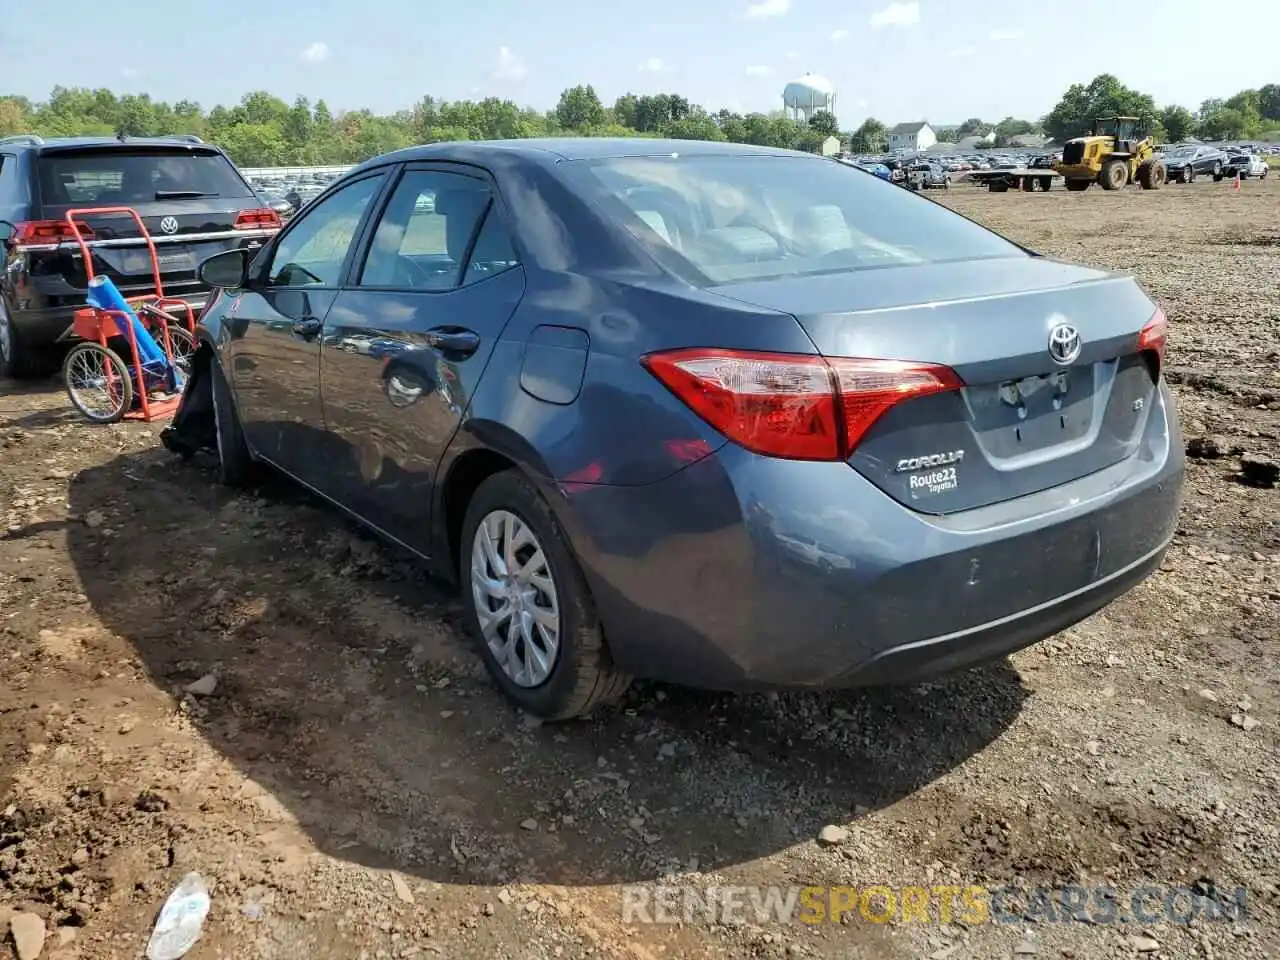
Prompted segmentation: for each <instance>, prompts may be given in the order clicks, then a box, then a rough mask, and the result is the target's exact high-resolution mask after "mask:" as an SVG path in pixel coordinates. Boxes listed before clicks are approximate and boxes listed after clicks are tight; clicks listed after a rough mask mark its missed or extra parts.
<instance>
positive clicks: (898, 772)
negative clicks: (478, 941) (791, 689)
mask: <svg viewBox="0 0 1280 960" xmlns="http://www.w3.org/2000/svg"><path fill="white" fill-rule="evenodd" d="M70 500H71V504H70V506H71V515H72V517H74V518H84V517H86V516H88V515H89V514H90V513H91V512H95V522H94V524H93V525H92V526H91V525H89V524H86V523H84V522H73V523H71V525H70V526H69V528H68V532H67V536H68V546H69V549H70V552H71V556H72V559H73V561H74V563H75V566H76V568H77V571H78V574H79V576H80V578H81V580H82V583H83V590H84V592H85V595H86V596H87V597H88V599H89V602H90V604H91V605H92V607H93V610H94V612H95V613H96V614H97V615H98V616H99V617H100V618H101V620H102V622H103V624H104V625H105V626H106V627H107V628H108V629H110V630H112V631H113V632H115V633H116V634H118V635H119V636H121V637H123V638H125V639H127V640H128V641H129V642H130V643H132V645H133V647H134V649H135V650H136V652H137V655H138V657H139V659H140V660H141V663H142V666H143V667H144V669H145V670H146V671H147V673H148V674H149V675H150V677H151V678H152V679H153V680H154V682H155V683H156V685H157V686H158V687H159V688H160V689H162V690H165V691H169V692H171V693H172V694H173V695H174V697H175V699H176V700H177V701H178V702H177V707H178V709H181V710H184V711H186V712H188V713H189V715H190V717H191V718H192V720H193V721H194V723H195V724H196V726H197V727H198V729H199V732H200V733H201V735H202V736H203V737H205V738H206V739H207V741H208V743H209V744H211V745H212V746H213V747H214V748H216V749H217V750H218V751H219V752H220V753H221V754H222V755H223V756H224V757H225V758H226V759H228V760H229V761H230V762H231V763H232V764H234V766H235V767H236V768H237V769H238V770H239V771H240V772H242V773H243V774H244V775H245V776H247V777H249V778H250V779H251V780H252V781H253V784H251V785H249V786H248V787H247V788H243V789H241V791H240V793H239V794H238V795H237V796H236V797H234V798H231V799H230V800H225V802H228V803H242V804H243V805H244V807H245V810H246V816H247V817H249V818H251V819H254V820H266V821H272V820H296V821H297V823H298V824H299V825H300V826H301V828H302V829H303V830H304V831H305V832H306V834H307V835H308V837H309V838H310V839H311V841H312V842H314V844H315V845H316V846H317V847H318V848H319V849H320V850H322V851H324V852H326V853H329V854H332V855H334V856H337V857H340V858H343V859H346V860H351V861H356V862H360V863H363V864H365V865H367V866H370V867H376V868H381V867H392V866H394V867H397V868H398V869H401V870H404V871H406V872H409V873H412V874H416V875H419V876H421V877H424V878H430V879H433V880H438V881H440V882H447V883H476V884H491V883H522V882H530V883H532V882H541V883H556V884H595V883H606V882H625V881H635V880H645V879H652V878H655V877H658V876H662V875H664V874H667V873H669V872H671V871H679V870H688V869H691V868H692V869H697V870H700V871H703V872H708V871H712V870H715V871H724V870H726V869H729V868H731V867H733V866H734V865H736V864H741V863H744V862H747V861H752V860H755V859H756V858H759V857H763V856H767V855H769V854H772V853H775V852H777V851H779V850H781V849H783V848H786V847H788V846H790V845H792V844H794V843H796V842H799V841H811V840H812V839H813V838H814V837H815V836H816V835H817V833H818V832H819V830H820V829H821V828H822V826H823V825H825V824H829V823H846V822H848V821H849V820H851V819H854V818H855V817H856V816H858V815H860V814H861V813H863V812H865V811H868V810H875V809H878V808H882V807H885V806H887V805H889V804H892V803H894V802H895V801H897V800H899V799H902V798H903V797H906V796H908V795H910V794H911V793H913V792H914V791H916V790H918V789H920V788H921V787H922V786H924V785H926V784H928V783H929V782H931V781H932V780H934V779H936V778H937V777H939V776H941V775H942V774H944V773H946V772H948V771H949V770H951V769H953V768H954V767H956V766H957V765H958V764H960V763H962V762H963V761H965V760H966V759H967V758H968V757H969V756H971V755H972V754H974V753H975V752H977V751H979V750H981V749H982V748H983V747H984V746H986V745H987V744H988V743H990V742H991V741H992V740H993V739H994V738H995V737H997V736H999V734H1000V733H1001V732H1002V731H1003V730H1004V729H1005V728H1006V727H1007V726H1008V725H1009V724H1010V723H1011V722H1012V720H1013V719H1014V718H1015V717H1016V715H1017V713H1018V710H1019V707H1020V705H1021V703H1022V701H1023V699H1024V697H1025V690H1024V688H1023V686H1022V685H1021V682H1020V681H1019V679H1018V677H1017V675H1016V673H1015V672H1014V671H1013V670H1012V668H1011V667H1010V666H1009V665H1008V664H1007V663H1005V662H1001V663H997V664H994V665H991V666H988V667H986V668H982V669H978V670H973V671H969V672H966V673H963V674H960V675H957V676H955V677H951V678H948V679H946V680H942V681H939V682H936V683H932V684H925V685H921V686H918V687H914V688H893V689H876V690H867V691H852V692H841V693H836V694H823V695H818V694H803V695H801V694H786V695H752V696H726V695H718V694H709V693H702V692H696V691H689V690H683V689H678V688H673V687H659V686H657V685H651V684H638V685H637V686H636V687H635V688H633V690H632V691H631V692H630V693H629V694H628V696H627V698H626V699H625V700H624V702H623V703H622V704H621V705H620V706H619V707H618V708H616V709H611V710H609V711H607V712H604V713H602V714H601V715H599V716H598V717H595V718H592V719H588V720H585V721H578V722H572V723H566V724H554V725H539V724H536V723H531V722H528V721H527V720H526V719H524V718H522V717H520V716H519V715H518V714H517V713H516V712H515V711H513V710H512V709H510V708H509V707H508V706H506V705H505V702H504V701H503V700H502V699H501V698H500V697H499V696H498V695H497V694H496V693H495V692H494V690H493V688H492V687H491V686H490V685H489V683H488V681H487V679H486V677H485V675H484V672H483V668H482V666H481V664H480V661H479V659H478V657H476V656H475V655H474V654H473V653H472V652H471V650H470V649H469V648H468V646H467V644H466V643H465V641H463V640H462V639H461V634H460V631H458V630H457V628H456V627H455V624H456V622H457V621H458V619H459V611H460V607H459V606H458V600H457V599H456V598H455V597H454V596H451V595H450V593H449V592H448V591H447V589H445V588H443V587H442V586H441V585H439V584H437V583H435V582H433V581H431V580H429V579H427V578H426V577H425V576H424V575H423V574H422V573H421V571H420V568H419V567H418V565H416V564H415V563H413V562H410V561H408V560H405V559H403V558H399V557H397V556H395V555H394V554H393V553H392V552H390V551H389V550H387V549H385V548H383V547H382V546H380V545H378V544H376V543H374V542H373V541H371V540H369V539H368V538H366V537H365V536H364V535H363V534H362V533H361V532H360V531H359V530H358V529H357V528H356V526H355V525H354V524H352V523H350V522H348V521H347V520H346V519H344V518H343V517H342V516H341V515H339V514H338V513H337V512H336V511H335V510H332V509H330V508H327V507H325V506H323V505H321V504H318V503H316V502H314V501H312V500H310V499H308V498H307V497H306V495H304V494H300V493H298V492H297V491H296V490H295V489H294V488H293V487H291V486H290V485H288V484H287V483H285V482H283V481H270V480H268V481H267V482H266V483H265V485H264V486H263V487H262V488H260V489H259V490H257V491H254V492H250V493H246V494H235V493H233V492H231V491H228V490H225V489H223V488H219V487H217V486H216V485H214V484H213V483H212V481H211V474H210V471H209V469H208V467H207V465H201V464H200V461H199V458H197V459H196V460H194V461H191V462H190V463H183V462H181V461H179V460H177V459H176V458H173V457H171V456H170V455H168V454H167V453H164V452H163V451H160V450H155V449H149V450H146V451H143V452H141V453H132V454H126V455H121V456H119V457H117V458H116V459H114V460H112V461H110V462H108V463H106V464H104V465H102V466H100V467H95V468H92V469H88V470H85V471H82V472H81V473H80V474H78V475H77V476H76V477H75V478H73V480H72V482H71V486H70ZM211 671H212V672H214V673H215V674H216V676H217V686H216V689H215V690H214V692H213V693H212V695H209V696H199V697H197V696H192V695H190V694H187V693H184V688H185V686H186V685H187V684H190V683H191V682H192V681H195V680H197V679H198V678H200V677H202V676H204V675H206V674H207V673H209V672H211ZM164 763H165V760H164V758H157V759H156V765H157V767H163V765H164ZM143 775H145V771H141V772H140V776H143ZM165 775H166V771H165V770H163V769H162V770H161V771H160V773H158V774H157V776H160V777H163V776H165ZM173 776H174V777H175V779H176V777H177V774H176V773H175V774H173ZM145 786H146V784H143V783H139V784H138V787H139V788H140V789H141V788H142V787H145ZM258 787H260V788H261V790H260V791H259V789H258ZM210 802H218V803H221V802H224V800H223V799H219V800H217V801H215V800H213V799H212V798H211V799H210Z"/></svg>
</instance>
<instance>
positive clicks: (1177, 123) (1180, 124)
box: [1160, 104, 1196, 143]
mask: <svg viewBox="0 0 1280 960" xmlns="http://www.w3.org/2000/svg"><path fill="white" fill-rule="evenodd" d="M1160 123H1161V124H1163V126H1164V131H1165V133H1166V134H1167V135H1168V138H1169V142H1170V143H1181V142H1182V141H1183V140H1185V139H1187V137H1189V136H1191V134H1192V133H1194V132H1195V129H1196V118H1195V116H1194V115H1193V114H1192V113H1191V111H1190V110H1188V109H1187V108H1186V107H1180V106H1178V105H1177V104H1172V105H1170V106H1167V107H1165V108H1164V109H1163V110H1162V111H1160Z"/></svg>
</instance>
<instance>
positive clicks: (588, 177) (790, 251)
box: [560, 155, 1026, 284]
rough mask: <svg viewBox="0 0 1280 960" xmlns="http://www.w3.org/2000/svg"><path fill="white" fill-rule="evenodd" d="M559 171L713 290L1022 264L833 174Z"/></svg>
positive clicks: (628, 167) (789, 161)
mask: <svg viewBox="0 0 1280 960" xmlns="http://www.w3.org/2000/svg"><path fill="white" fill-rule="evenodd" d="M560 167H561V168H564V169H565V170H566V174H567V176H569V177H570V178H572V179H573V180H574V181H575V183H576V184H578V185H579V186H581V187H582V188H583V189H584V190H586V191H587V192H588V193H590V194H592V195H594V196H596V197H597V198H599V199H600V200H601V202H602V206H603V207H604V208H605V209H607V210H611V211H612V212H613V213H614V214H615V216H616V217H617V218H618V220H619V222H621V223H623V224H624V225H625V226H627V228H628V229H630V230H631V231H632V232H633V233H636V234H637V235H639V236H643V237H645V238H646V239H648V240H650V241H653V240H658V241H661V243H660V244H659V245H658V246H657V247H652V246H651V249H656V250H657V251H658V252H659V253H660V254H661V255H662V256H666V257H670V258H674V261H675V265H677V266H684V267H687V266H692V267H693V268H695V270H696V271H697V272H699V273H700V274H701V275H702V276H703V277H705V278H706V281H707V282H709V283H713V284H714V283H728V282H732V281H736V280H762V279H771V278H777V277H788V276H803V275H807V274H818V273H830V272H839V271H845V270H857V269H865V268H871V267H883V266H895V265H903V264H911V263H937V262H944V261H959V260H977V259H990V258H993V257H1022V256H1025V255H1026V254H1025V253H1023V252H1022V251H1021V250H1020V249H1019V248H1018V247H1016V246H1014V245H1013V244H1012V243H1010V242H1009V241H1007V240H1005V239H1003V238H1002V237H1000V236H998V235H997V234H994V233H992V232H991V231H989V230H986V229H985V228H983V227H980V226H978V225H977V224H975V223H972V222H971V221H969V220H966V219H965V218H963V217H961V216H959V215H957V214H954V213H952V212H951V211H950V210H948V209H946V208H945V207H942V206H940V205H938V204H935V203H933V202H931V201H929V200H925V199H923V198H921V197H919V196H917V195H915V194H913V193H911V192H908V191H904V190H902V189H900V188H898V187H896V186H893V185H892V184H889V183H887V182H885V181H884V180H882V179H880V178H878V177H875V176H869V175H868V174H867V173H865V172H863V171H860V170H855V169H851V168H850V167H848V166H846V165H845V164H841V163H831V162H827V161H822V160H817V159H814V158H809V157H771V156H765V157H744V156H708V155H701V156H699V155H694V156H685V157H638V158H634V157H627V158H614V159H608V160H599V161H575V162H568V163H563V164H561V165H560ZM685 272H687V270H686V271H685Z"/></svg>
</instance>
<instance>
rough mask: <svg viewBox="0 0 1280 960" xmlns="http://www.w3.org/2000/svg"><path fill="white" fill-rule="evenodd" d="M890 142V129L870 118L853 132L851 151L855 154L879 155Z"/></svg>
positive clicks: (850, 143)
mask: <svg viewBox="0 0 1280 960" xmlns="http://www.w3.org/2000/svg"><path fill="white" fill-rule="evenodd" d="M888 142H889V128H888V127H886V126H885V125H884V124H883V123H881V122H880V121H879V120H877V119H876V118H875V117H868V118H867V119H866V120H863V121H862V125H861V126H860V127H858V129H857V130H855V131H853V136H852V137H850V138H849V149H850V150H852V151H853V152H854V153H879V152H880V151H882V150H884V149H885V148H886V146H887V145H888Z"/></svg>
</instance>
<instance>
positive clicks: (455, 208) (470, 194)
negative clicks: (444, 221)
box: [436, 189, 489, 217]
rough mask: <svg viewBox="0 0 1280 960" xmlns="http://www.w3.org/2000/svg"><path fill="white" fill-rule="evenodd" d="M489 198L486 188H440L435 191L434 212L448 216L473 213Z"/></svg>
mask: <svg viewBox="0 0 1280 960" xmlns="http://www.w3.org/2000/svg"><path fill="white" fill-rule="evenodd" d="M488 199H489V194H488V191H486V190H483V189H481V190H441V191H439V192H437V193H436V213H437V214H439V215H441V216H445V217H447V216H449V215H450V214H454V213H465V214H474V213H475V212H476V211H477V210H479V209H480V207H482V206H483V205H484V204H485V203H486V202H487V201H488Z"/></svg>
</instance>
